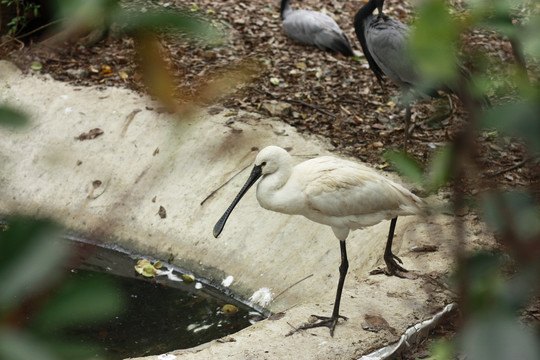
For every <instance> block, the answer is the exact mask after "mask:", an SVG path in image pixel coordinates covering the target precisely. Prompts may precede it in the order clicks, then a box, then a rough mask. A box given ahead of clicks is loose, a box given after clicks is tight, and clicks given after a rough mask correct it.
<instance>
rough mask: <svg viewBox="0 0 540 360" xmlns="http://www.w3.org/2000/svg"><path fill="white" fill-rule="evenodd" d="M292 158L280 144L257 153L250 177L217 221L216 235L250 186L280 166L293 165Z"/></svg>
mask: <svg viewBox="0 0 540 360" xmlns="http://www.w3.org/2000/svg"><path fill="white" fill-rule="evenodd" d="M290 159H291V156H290V155H289V153H288V152H287V151H286V150H285V149H282V148H280V147H279V146H268V147H265V148H264V149H262V150H261V151H260V152H259V154H257V157H256V158H255V165H254V166H253V169H252V170H251V174H250V175H249V178H248V179H247V181H246V183H245V184H244V186H243V187H242V189H240V192H239V193H238V195H236V197H235V198H234V200H233V202H232V203H231V205H229V207H228V208H227V210H226V211H225V213H224V214H223V216H222V217H221V218H220V219H219V220H218V221H217V223H216V225H215V226H214V236H215V237H218V236H219V234H220V233H221V231H222V230H223V228H224V227H225V223H226V222H227V219H228V218H229V215H230V214H231V212H232V211H233V209H234V207H235V206H236V204H238V202H239V201H240V199H242V197H243V196H244V194H245V193H246V192H247V191H248V190H249V188H250V187H251V186H252V185H253V184H255V183H256V182H257V180H259V178H260V177H261V176H265V175H269V174H273V173H275V172H276V171H278V170H279V169H280V168H286V167H290V166H292V165H291V160H290Z"/></svg>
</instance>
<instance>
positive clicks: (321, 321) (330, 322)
mask: <svg viewBox="0 0 540 360" xmlns="http://www.w3.org/2000/svg"><path fill="white" fill-rule="evenodd" d="M311 316H312V317H313V318H315V319H316V320H315V321H314V322H308V323H307V324H304V325H302V326H300V327H298V328H296V329H294V330H292V331H290V332H289V333H288V334H286V335H285V336H291V335H292V334H294V333H296V332H298V331H300V330H307V329H313V328H316V327H323V326H324V327H327V328H329V329H330V336H332V337H333V336H334V330H335V328H336V325H337V323H338V321H339V319H340V318H341V319H343V320H345V321H347V320H348V319H347V317H345V316H342V315H338V316H336V317H328V316H320V315H311Z"/></svg>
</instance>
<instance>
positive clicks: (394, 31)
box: [365, 16, 418, 87]
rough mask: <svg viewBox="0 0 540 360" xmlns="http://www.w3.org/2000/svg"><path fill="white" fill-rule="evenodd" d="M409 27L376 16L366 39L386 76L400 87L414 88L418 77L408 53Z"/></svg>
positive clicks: (368, 29) (366, 33) (368, 28)
mask: <svg viewBox="0 0 540 360" xmlns="http://www.w3.org/2000/svg"><path fill="white" fill-rule="evenodd" d="M409 32H410V30H409V27H408V26H406V25H405V24H403V23H401V22H399V21H397V20H394V19H383V18H382V17H381V18H380V17H377V16H374V17H373V18H372V20H371V23H370V25H369V26H367V27H366V30H365V37H366V42H367V44H368V47H369V49H370V51H371V55H372V56H373V58H374V60H375V62H376V63H377V65H379V67H380V68H381V69H382V71H383V72H384V74H385V75H386V76H388V77H389V78H390V79H391V80H392V81H394V82H395V83H397V84H398V85H400V86H407V87H410V86H414V85H415V84H417V82H418V75H417V73H416V71H415V70H414V67H413V65H412V62H411V60H410V59H409V58H408V55H407V53H406V49H405V47H406V44H407V39H408V37H409Z"/></svg>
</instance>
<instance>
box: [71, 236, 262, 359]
mask: <svg viewBox="0 0 540 360" xmlns="http://www.w3.org/2000/svg"><path fill="white" fill-rule="evenodd" d="M71 240H72V241H71V242H72V244H73V246H75V247H76V248H77V249H76V251H75V254H77V256H78V257H79V259H78V260H77V261H76V263H77V265H76V266H75V267H70V268H69V277H70V278H72V279H88V278H95V277H96V278H100V279H103V278H105V280H106V281H112V282H114V284H116V285H115V286H116V287H117V288H118V289H119V290H120V291H119V296H122V298H123V301H124V306H123V310H122V311H121V312H120V313H119V314H117V315H116V316H115V317H113V318H112V319H110V320H107V321H101V322H98V321H96V322H90V323H89V324H85V325H84V326H82V325H79V326H73V327H71V328H70V329H69V336H70V337H71V338H73V339H76V341H79V342H81V343H83V344H84V345H87V346H90V347H92V348H95V353H96V356H97V357H99V354H102V356H104V357H105V358H106V359H113V360H114V359H124V358H127V357H138V356H146V355H156V354H162V353H165V352H168V351H172V350H176V349H185V348H189V347H193V346H197V345H200V344H203V343H205V342H208V341H211V340H214V339H218V338H221V337H223V336H226V335H229V334H232V333H235V332H237V331H239V330H241V329H243V328H245V327H247V326H249V325H251V324H252V323H254V322H256V321H258V320H261V319H262V318H263V314H262V310H261V311H257V310H255V309H253V308H251V307H249V306H247V305H246V303H245V302H243V301H241V300H240V299H238V298H234V296H233V295H232V294H230V292H229V291H228V290H227V289H226V288H223V287H220V286H218V285H215V284H211V283H210V282H208V281H206V280H204V279H197V278H195V277H193V276H192V275H190V274H187V272H186V271H183V270H181V269H179V268H177V267H174V266H172V265H170V264H167V263H163V266H162V267H161V268H160V269H159V270H160V273H159V274H157V275H156V276H154V277H151V278H146V277H144V276H142V275H140V274H138V273H137V272H136V271H135V269H134V266H135V265H136V264H137V260H138V259H141V258H142V257H141V256H137V255H133V254H130V253H129V252H127V251H126V250H124V249H121V248H119V247H105V246H103V245H100V246H96V244H91V243H89V242H87V241H81V239H73V238H72V239H71ZM73 240H75V241H73ZM144 258H146V259H149V260H150V262H151V263H154V262H155V261H156V259H152V258H150V257H146V256H145V257H144ZM182 275H184V276H182ZM186 275H188V276H186Z"/></svg>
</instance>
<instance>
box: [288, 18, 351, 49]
mask: <svg viewBox="0 0 540 360" xmlns="http://www.w3.org/2000/svg"><path fill="white" fill-rule="evenodd" d="M282 25H283V30H284V31H285V34H287V36H289V37H290V38H291V39H294V40H296V41H300V42H302V43H305V44H309V45H317V44H316V42H317V41H318V42H319V43H320V42H321V41H324V38H328V37H331V35H324V36H323V39H322V40H321V38H318V37H319V36H321V34H324V33H327V34H340V33H343V32H342V31H341V29H340V28H339V26H338V25H337V24H336V22H335V21H334V20H333V19H332V18H331V17H329V16H328V15H325V14H323V13H321V12H318V11H309V10H295V11H292V12H291V13H289V14H288V16H287V17H286V18H285V19H283V22H282ZM317 46H318V45H317Z"/></svg>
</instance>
